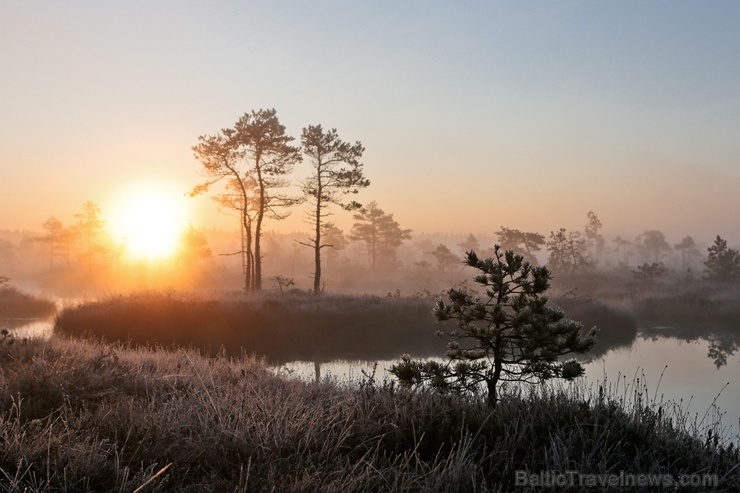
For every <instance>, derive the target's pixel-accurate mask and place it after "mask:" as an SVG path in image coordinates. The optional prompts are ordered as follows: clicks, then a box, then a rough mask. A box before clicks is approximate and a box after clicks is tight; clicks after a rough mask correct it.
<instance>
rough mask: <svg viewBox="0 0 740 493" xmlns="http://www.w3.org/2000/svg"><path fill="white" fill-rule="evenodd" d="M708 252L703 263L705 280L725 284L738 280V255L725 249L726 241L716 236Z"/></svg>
mask: <svg viewBox="0 0 740 493" xmlns="http://www.w3.org/2000/svg"><path fill="white" fill-rule="evenodd" d="M708 250H709V256H708V257H707V260H706V262H704V265H705V266H706V277H707V279H710V280H713V281H719V282H726V283H730V282H735V281H737V280H738V279H740V253H738V251H737V250H733V249H732V248H727V240H724V239H722V237H721V236H719V235H717V238H716V239H715V240H714V244H713V245H712V246H710V247H709V248H708Z"/></svg>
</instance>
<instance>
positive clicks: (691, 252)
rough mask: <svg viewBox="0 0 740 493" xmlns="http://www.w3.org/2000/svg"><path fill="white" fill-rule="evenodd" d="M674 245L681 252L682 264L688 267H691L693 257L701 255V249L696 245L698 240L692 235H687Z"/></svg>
mask: <svg viewBox="0 0 740 493" xmlns="http://www.w3.org/2000/svg"><path fill="white" fill-rule="evenodd" d="M673 247H674V248H675V249H676V250H678V251H679V252H681V266H682V267H684V268H686V269H691V265H692V262H691V260H692V258H693V257H696V256H698V255H699V249H698V248H697V247H696V242H695V241H694V239H693V238H692V237H691V236H685V237H684V239H683V240H681V243H677V244H676V245H673Z"/></svg>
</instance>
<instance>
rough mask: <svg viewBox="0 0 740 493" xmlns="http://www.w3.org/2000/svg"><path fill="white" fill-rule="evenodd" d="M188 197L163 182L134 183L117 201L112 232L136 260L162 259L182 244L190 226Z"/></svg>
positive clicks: (112, 219) (111, 220)
mask: <svg viewBox="0 0 740 493" xmlns="http://www.w3.org/2000/svg"><path fill="white" fill-rule="evenodd" d="M185 213H186V207H185V198H184V196H183V194H182V193H178V192H177V191H176V190H175V189H174V188H173V187H171V186H168V185H164V184H161V183H144V184H137V185H132V186H130V187H128V188H126V189H124V190H122V191H121V192H120V194H119V196H118V197H117V199H116V200H115V203H114V206H113V208H112V214H111V217H110V219H109V220H108V224H109V229H110V234H111V236H113V238H114V239H115V240H116V241H117V242H118V243H119V244H122V245H123V247H124V248H125V251H126V253H127V254H128V256H129V257H130V258H132V259H141V260H162V259H166V258H169V257H172V256H173V255H174V254H175V253H176V252H177V250H178V248H179V246H180V238H181V236H182V232H183V231H184V229H185V227H186V217H185V215H186V214H185Z"/></svg>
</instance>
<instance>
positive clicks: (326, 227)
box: [321, 223, 349, 265]
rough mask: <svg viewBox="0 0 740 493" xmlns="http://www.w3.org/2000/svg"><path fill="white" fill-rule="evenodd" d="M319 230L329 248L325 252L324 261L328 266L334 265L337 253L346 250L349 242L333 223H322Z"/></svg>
mask: <svg viewBox="0 0 740 493" xmlns="http://www.w3.org/2000/svg"><path fill="white" fill-rule="evenodd" d="M321 228H322V230H323V232H322V233H321V237H322V238H323V240H324V241H325V242H326V244H327V245H328V246H329V250H327V251H326V260H327V263H328V264H329V265H332V264H334V263H336V261H337V256H338V255H339V251H340V250H343V249H344V248H346V247H347V245H349V241H348V240H347V237H346V236H345V235H344V232H343V231H342V230H341V229H339V228H337V227H336V226H335V225H334V224H333V223H324V224H322V225H321Z"/></svg>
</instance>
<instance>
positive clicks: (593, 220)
mask: <svg viewBox="0 0 740 493" xmlns="http://www.w3.org/2000/svg"><path fill="white" fill-rule="evenodd" d="M586 217H587V218H588V222H587V223H586V228H585V230H584V234H585V237H586V243H587V245H588V247H589V248H591V249H592V250H593V251H594V253H596V258H597V259H601V257H602V255H603V254H604V248H606V240H604V236H603V235H602V234H601V233H600V232H599V231H601V228H602V227H603V224H602V223H601V220H600V219H599V216H597V215H596V213H595V212H594V211H588V214H586Z"/></svg>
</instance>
